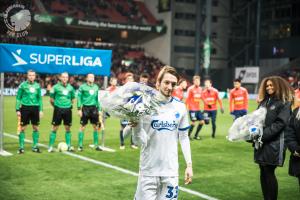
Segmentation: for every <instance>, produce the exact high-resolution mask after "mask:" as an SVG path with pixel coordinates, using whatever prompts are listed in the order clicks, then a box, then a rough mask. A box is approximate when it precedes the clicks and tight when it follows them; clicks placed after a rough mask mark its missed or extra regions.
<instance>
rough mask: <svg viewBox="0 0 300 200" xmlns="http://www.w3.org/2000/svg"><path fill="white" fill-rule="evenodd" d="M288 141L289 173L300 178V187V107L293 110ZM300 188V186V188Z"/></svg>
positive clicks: (287, 134)
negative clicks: (289, 154) (289, 153)
mask: <svg viewBox="0 0 300 200" xmlns="http://www.w3.org/2000/svg"><path fill="white" fill-rule="evenodd" d="M286 143H287V146H288V148H289V150H290V151H291V156H290V163H289V175H291V176H295V177H297V178H298V180H299V187H300V109H299V107H298V108H297V109H295V110H294V111H293V114H292V116H291V119H290V123H289V126H288V127H287V129H286ZM299 189H300V188H299Z"/></svg>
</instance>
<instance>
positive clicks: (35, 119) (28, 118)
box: [20, 105, 40, 126]
mask: <svg viewBox="0 0 300 200" xmlns="http://www.w3.org/2000/svg"><path fill="white" fill-rule="evenodd" d="M20 112H21V126H26V125H28V124H29V122H31V124H32V125H39V124H40V112H39V106H24V105H22V107H21V109H20Z"/></svg>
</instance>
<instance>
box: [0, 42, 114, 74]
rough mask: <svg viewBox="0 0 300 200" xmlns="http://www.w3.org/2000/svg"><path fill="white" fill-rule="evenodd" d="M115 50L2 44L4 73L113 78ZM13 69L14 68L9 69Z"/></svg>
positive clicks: (0, 57)
mask: <svg viewBox="0 0 300 200" xmlns="http://www.w3.org/2000/svg"><path fill="white" fill-rule="evenodd" d="M111 54H112V52H111V50H94V49H93V50H91V49H79V48H74V49H72V48H62V47H48V46H32V45H15V44H0V72H26V71H27V70H28V69H32V70H34V71H36V72H40V73H61V72H65V71H66V72H69V73H70V74H87V73H93V74H95V75H106V76H109V75H110V65H111ZM9 66H10V67H9Z"/></svg>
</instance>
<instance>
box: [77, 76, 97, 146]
mask: <svg viewBox="0 0 300 200" xmlns="http://www.w3.org/2000/svg"><path fill="white" fill-rule="evenodd" d="M94 81H95V76H94V74H87V76H86V83H84V84H82V85H81V86H80V87H79V90H78V95H77V109H78V115H79V117H80V124H81V126H80V128H79V133H78V151H83V137H84V129H85V127H86V125H87V123H88V120H90V123H91V124H92V125H93V128H94V132H93V137H94V145H93V146H94V147H95V149H96V150H97V151H101V150H102V149H101V148H100V147H99V146H98V129H99V127H100V125H101V122H100V121H99V115H100V114H101V113H100V111H101V107H100V105H99V100H98V91H99V87H98V86H97V85H96V84H94Z"/></svg>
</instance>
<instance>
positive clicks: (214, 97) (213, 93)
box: [202, 79, 224, 138]
mask: <svg viewBox="0 0 300 200" xmlns="http://www.w3.org/2000/svg"><path fill="white" fill-rule="evenodd" d="M204 85H205V89H204V90H203V92H202V100H203V102H204V113H206V114H207V115H208V117H209V118H211V123H212V135H211V136H212V138H215V135H216V128H217V127H216V118H217V102H218V103H219V106H220V110H221V113H222V114H223V113H224V109H223V104H222V101H221V99H220V98H219V92H218V90H217V89H215V88H213V87H212V83H211V80H210V79H206V80H205V81H204Z"/></svg>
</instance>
